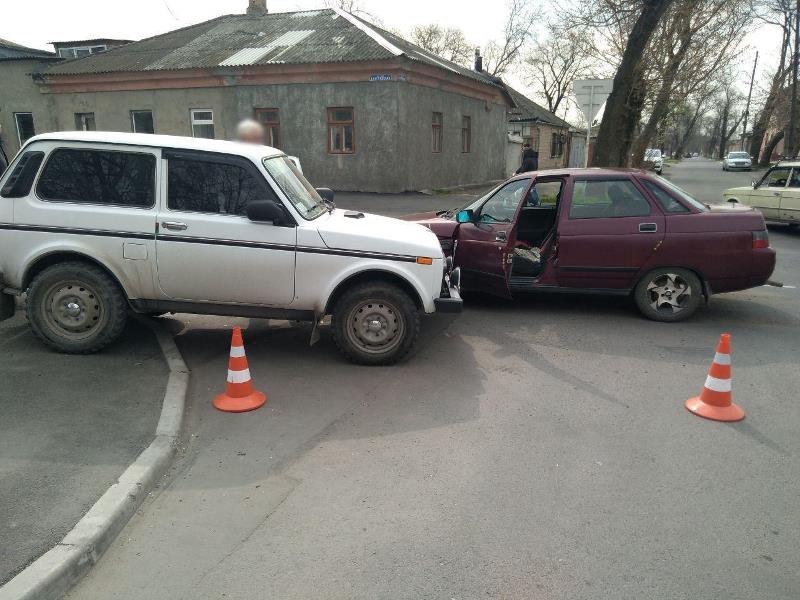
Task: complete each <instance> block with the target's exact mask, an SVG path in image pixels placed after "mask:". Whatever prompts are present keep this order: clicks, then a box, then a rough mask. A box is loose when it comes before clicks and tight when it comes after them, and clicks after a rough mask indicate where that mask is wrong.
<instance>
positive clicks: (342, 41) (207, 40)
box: [0, 0, 555, 192]
mask: <svg viewBox="0 0 800 600" xmlns="http://www.w3.org/2000/svg"><path fill="white" fill-rule="evenodd" d="M249 4H250V6H249V8H248V10H247V13H246V14H238V15H225V16H221V17H219V18H216V19H212V20H210V21H207V22H204V23H199V24H197V25H193V26H190V27H186V28H183V29H179V30H176V31H172V32H169V33H166V34H163V35H159V36H156V37H153V38H148V39H145V40H141V41H138V42H133V43H128V44H125V45H121V46H118V47H111V45H109V47H108V48H107V49H105V50H98V51H96V52H94V51H92V52H90V54H88V55H86V54H85V53H84V56H83V57H80V58H74V59H69V60H61V61H59V62H57V63H56V64H52V65H45V66H44V68H41V69H39V70H38V71H37V72H34V74H33V76H32V78H30V79H31V81H29V82H28V84H27V85H28V86H29V87H30V88H32V89H34V90H35V91H36V95H37V96H38V98H37V99H36V102H38V103H41V104H42V105H43V106H46V107H47V116H46V119H47V120H46V121H45V116H44V115H43V116H42V118H41V119H40V121H41V124H40V123H39V122H38V121H37V127H36V131H37V132H44V131H52V130H71V129H98V130H108V131H135V132H144V133H159V134H172V135H190V136H192V135H193V136H199V137H215V138H218V139H226V138H232V137H233V136H234V133H235V128H236V125H237V123H238V122H239V121H240V120H242V119H244V118H247V117H254V118H256V119H258V120H260V121H261V122H262V123H263V124H264V125H265V127H266V129H267V139H266V140H265V142H266V143H267V144H269V145H272V146H276V147H278V148H280V149H282V150H284V151H285V152H286V153H287V154H290V155H294V156H297V157H299V159H300V161H301V163H302V166H303V170H304V172H305V174H306V176H307V177H308V178H309V179H310V180H311V181H312V182H313V183H314V184H315V185H318V186H326V187H331V188H334V189H338V190H360V191H376V192H400V191H404V190H418V189H425V188H443V187H450V186H455V185H462V184H469V183H479V182H485V181H489V180H496V179H501V178H504V177H505V176H507V174H508V173H507V170H508V169H507V164H506V161H507V155H508V147H507V146H508V143H509V142H508V139H509V138H508V125H509V115H510V114H511V113H512V111H519V110H520V108H521V107H520V106H519V105H518V102H521V100H520V99H521V98H524V97H523V96H521V94H518V93H517V92H514V91H513V90H510V89H509V88H507V87H506V86H505V85H504V84H503V82H502V81H500V80H499V79H497V78H494V77H491V76H489V75H488V74H486V73H485V72H483V71H482V70H481V69H480V65H479V64H477V65H476V68H475V69H469V68H464V67H462V66H459V65H456V64H454V63H451V62H449V61H447V60H444V59H442V58H440V57H438V56H436V55H433V54H431V53H429V52H427V51H425V50H423V49H422V48H419V47H418V46H416V45H414V44H412V43H410V42H408V41H406V40H404V39H402V38H400V37H398V36H396V35H394V34H392V33H390V32H388V31H385V30H383V29H381V28H379V27H377V26H375V25H373V24H371V23H368V22H367V21H364V20H362V19H360V18H358V17H355V16H353V15H351V14H349V13H346V12H343V11H340V10H334V9H323V10H312V11H302V12H290V13H274V14H273V13H268V12H267V10H266V4H265V0H249ZM107 41H108V40H107ZM111 41H113V40H111ZM515 97H516V98H517V100H515ZM0 101H2V92H0ZM528 102H529V101H528ZM538 108H539V109H541V107H538ZM541 110H543V109H541ZM37 112H38V111H37ZM545 112H546V111H545ZM515 114H516V113H515ZM526 114H527V113H526ZM553 118H555V116H553ZM538 126H546V127H548V128H549V127H550V125H549V123H544V122H543V121H542V122H540V123H538V124H537V127H538ZM548 132H549V129H548V130H547V131H546V132H544V133H543V134H542V135H544V137H543V138H542V139H543V140H544V141H543V142H542V143H543V144H544V145H546V144H548V143H549V141H547V140H549V139H550V138H549V137H547V136H548V135H549V133H548ZM545 138H547V139H545ZM9 149H10V150H11V152H12V153H13V152H14V151H15V150H16V147H15V145H11V146H10V148H7V151H8V150H9ZM548 151H549V148H547V149H546V150H545V151H544V152H542V153H541V154H540V156H542V160H540V164H541V165H542V167H544V166H548V165H549V164H550V162H551V161H549V154H548Z"/></svg>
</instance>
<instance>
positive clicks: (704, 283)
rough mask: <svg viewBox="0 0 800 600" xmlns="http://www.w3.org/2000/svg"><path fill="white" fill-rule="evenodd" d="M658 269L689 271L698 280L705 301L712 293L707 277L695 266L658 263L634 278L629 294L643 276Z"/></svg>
mask: <svg viewBox="0 0 800 600" xmlns="http://www.w3.org/2000/svg"><path fill="white" fill-rule="evenodd" d="M658 269H683V270H684V271H689V272H691V273H693V274H694V275H695V276H696V277H697V278H698V279H699V280H700V286H701V288H702V292H703V296H704V297H705V299H706V302H708V299H709V298H710V297H711V294H712V291H711V284H710V283H709V281H708V278H707V277H706V276H705V274H704V273H703V272H702V271H701V270H700V269H698V268H696V267H689V266H685V265H658V266H656V267H651V268H649V269H648V270H647V271H645V272H643V273H642V275H641V276H640V277H639V278H638V279H637V280H636V284H635V285H634V286H633V287H632V288H631V296H632V295H633V294H635V293H636V288H637V287H639V284H640V283H641V282H642V281H643V280H644V279H645V278H647V276H648V275H650V273H652V272H653V271H656V270H658Z"/></svg>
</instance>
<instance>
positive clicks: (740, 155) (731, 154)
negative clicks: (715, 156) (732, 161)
mask: <svg viewBox="0 0 800 600" xmlns="http://www.w3.org/2000/svg"><path fill="white" fill-rule="evenodd" d="M728 158H750V155H749V154H748V153H747V152H728Z"/></svg>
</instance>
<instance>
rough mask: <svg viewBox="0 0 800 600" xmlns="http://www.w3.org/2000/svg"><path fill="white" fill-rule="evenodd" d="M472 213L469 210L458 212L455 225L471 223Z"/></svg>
mask: <svg viewBox="0 0 800 600" xmlns="http://www.w3.org/2000/svg"><path fill="white" fill-rule="evenodd" d="M473 216H474V213H473V212H472V210H470V209H466V210H460V211H458V214H456V222H457V223H471V222H472V217H473Z"/></svg>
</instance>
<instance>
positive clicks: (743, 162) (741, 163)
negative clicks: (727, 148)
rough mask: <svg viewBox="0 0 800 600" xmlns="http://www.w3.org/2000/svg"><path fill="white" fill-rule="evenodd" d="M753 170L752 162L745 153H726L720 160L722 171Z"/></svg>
mask: <svg viewBox="0 0 800 600" xmlns="http://www.w3.org/2000/svg"><path fill="white" fill-rule="evenodd" d="M752 168H753V161H752V160H751V159H750V154H749V153H747V152H728V155H727V156H726V157H725V158H723V159H722V170H723V171H736V170H739V169H741V170H743V171H750V170H751V169H752Z"/></svg>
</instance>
